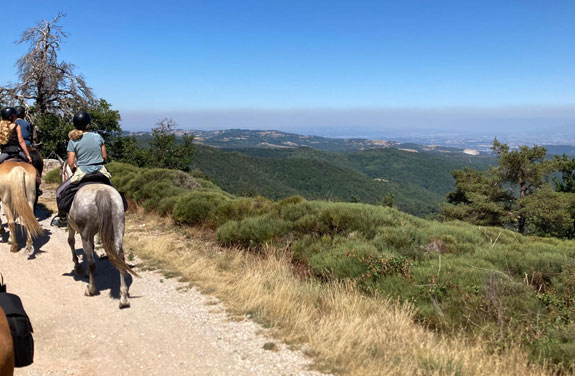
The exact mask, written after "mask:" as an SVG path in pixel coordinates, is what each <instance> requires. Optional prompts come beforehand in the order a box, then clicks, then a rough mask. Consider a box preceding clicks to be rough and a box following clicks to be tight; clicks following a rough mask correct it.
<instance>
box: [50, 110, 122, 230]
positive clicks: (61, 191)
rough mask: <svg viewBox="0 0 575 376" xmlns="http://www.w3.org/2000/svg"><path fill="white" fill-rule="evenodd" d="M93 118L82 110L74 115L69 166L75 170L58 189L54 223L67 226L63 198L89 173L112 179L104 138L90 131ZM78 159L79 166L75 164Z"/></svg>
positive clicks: (69, 135)
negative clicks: (56, 213) (107, 165)
mask: <svg viewBox="0 0 575 376" xmlns="http://www.w3.org/2000/svg"><path fill="white" fill-rule="evenodd" d="M91 121H92V119H91V118H90V115H89V114H88V113H87V112H84V111H80V112H78V113H76V115H74V119H73V123H74V128H76V129H75V130H72V131H70V133H69V134H68V137H70V141H68V148H67V149H66V150H67V151H68V161H67V163H68V166H69V167H70V169H72V171H73V172H74V175H72V177H71V178H70V179H68V180H66V181H65V182H64V183H63V184H62V185H61V186H60V187H59V188H58V190H57V191H56V200H57V202H58V215H57V216H56V217H55V218H54V220H53V221H52V225H54V226H58V227H66V226H67V225H68V224H67V220H66V216H67V214H68V208H66V207H65V204H64V202H63V200H62V198H64V197H66V196H69V191H70V190H72V189H73V188H74V186H76V187H77V184H78V183H80V181H81V180H82V179H84V178H85V177H86V176H87V175H91V174H97V173H100V174H102V175H104V176H105V177H106V178H108V179H110V178H111V175H110V173H109V172H108V170H107V169H106V167H104V164H105V163H106V160H107V159H108V153H107V152H106V146H105V145H104V139H103V138H102V136H100V135H99V134H98V133H95V132H90V123H91ZM75 159H76V160H77V163H78V168H76V167H75V165H74V160H75Z"/></svg>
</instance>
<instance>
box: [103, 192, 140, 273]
mask: <svg viewBox="0 0 575 376" xmlns="http://www.w3.org/2000/svg"><path fill="white" fill-rule="evenodd" d="M96 207H97V208H98V214H99V215H100V228H99V230H98V231H99V233H100V240H101V241H102V245H103V246H104V250H105V251H106V254H107V255H108V259H109V260H110V262H111V263H112V264H113V265H114V266H115V267H116V269H118V270H119V271H120V272H121V273H126V272H127V273H130V274H132V275H133V276H136V277H137V276H138V274H137V273H136V272H134V271H133V270H132V269H131V268H130V267H129V266H128V264H126V261H124V259H123V258H122V257H120V255H119V250H117V249H116V245H115V244H114V235H115V234H114V220H113V218H112V198H111V197H110V193H109V192H107V191H104V190H101V191H98V192H96Z"/></svg>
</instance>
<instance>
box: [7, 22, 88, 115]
mask: <svg viewBox="0 0 575 376" xmlns="http://www.w3.org/2000/svg"><path fill="white" fill-rule="evenodd" d="M62 17H64V14H58V16H57V17H55V18H54V19H52V20H50V21H48V20H45V19H43V20H42V21H41V22H39V23H38V24H37V25H36V26H35V27H31V28H29V29H27V30H25V31H24V32H23V33H22V36H21V37H20V40H19V41H18V44H22V43H27V44H29V46H30V48H29V50H28V53H27V54H25V55H24V56H22V57H21V58H20V59H18V61H17V63H16V66H17V68H18V78H19V82H18V84H16V85H14V86H8V87H2V88H0V102H6V103H29V102H30V101H31V102H32V103H33V106H34V111H33V113H32V114H33V115H34V118H36V117H41V116H44V115H56V116H60V117H64V118H66V117H67V118H70V117H71V116H72V115H73V114H74V112H76V111H77V110H78V109H79V108H89V107H92V106H94V105H95V104H96V103H95V102H96V100H95V97H94V95H93V93H92V90H91V89H90V88H89V87H88V86H87V85H86V82H85V80H84V78H83V77H82V76H80V75H76V74H75V73H74V65H73V64H70V63H67V62H64V61H58V53H59V51H60V45H61V42H62V39H63V38H65V37H66V36H67V35H66V33H65V32H64V31H63V30H62V27H61V26H59V25H58V22H59V21H60V19H61V18H62Z"/></svg>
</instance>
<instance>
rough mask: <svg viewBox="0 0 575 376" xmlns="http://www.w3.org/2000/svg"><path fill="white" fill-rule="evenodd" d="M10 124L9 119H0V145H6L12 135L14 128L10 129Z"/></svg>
mask: <svg viewBox="0 0 575 376" xmlns="http://www.w3.org/2000/svg"><path fill="white" fill-rule="evenodd" d="M10 124H11V122H10V121H9V120H1V121H0V145H6V144H7V143H8V140H9V139H10V136H11V135H12V131H13V129H10Z"/></svg>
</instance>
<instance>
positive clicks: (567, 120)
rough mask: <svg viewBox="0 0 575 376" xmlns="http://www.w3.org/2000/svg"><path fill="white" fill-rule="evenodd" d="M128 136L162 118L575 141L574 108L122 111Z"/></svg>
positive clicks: (303, 130)
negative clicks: (561, 138) (560, 137)
mask: <svg viewBox="0 0 575 376" xmlns="http://www.w3.org/2000/svg"><path fill="white" fill-rule="evenodd" d="M121 115H122V127H123V129H124V130H127V131H149V130H150V129H151V128H152V127H153V126H154V124H155V123H156V122H157V121H159V120H160V119H162V118H164V117H169V118H172V119H173V120H174V121H175V122H176V124H177V128H179V129H186V130H223V129H252V130H272V129H273V130H278V131H284V132H292V133H298V134H310V135H317V136H324V137H335V138H341V137H348V138H351V137H356V138H389V137H399V136H401V137H417V136H425V137H430V136H432V135H433V134H437V135H444V136H445V135H448V134H451V135H454V136H455V135H459V136H469V137H491V136H493V137H495V136H499V137H508V136H510V135H517V136H523V137H528V136H533V137H543V136H545V137H547V138H551V137H554V136H568V137H570V138H572V139H571V140H569V141H570V142H569V143H571V142H573V140H575V106H574V107H554V108H549V107H547V108H545V107H511V108H487V109H486V108H483V109H482V108H460V109H293V110H250V109H234V110H210V111H207V110H206V111H173V112H168V111H166V112H161V111H149V112H144V111H124V112H122V113H121Z"/></svg>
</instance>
